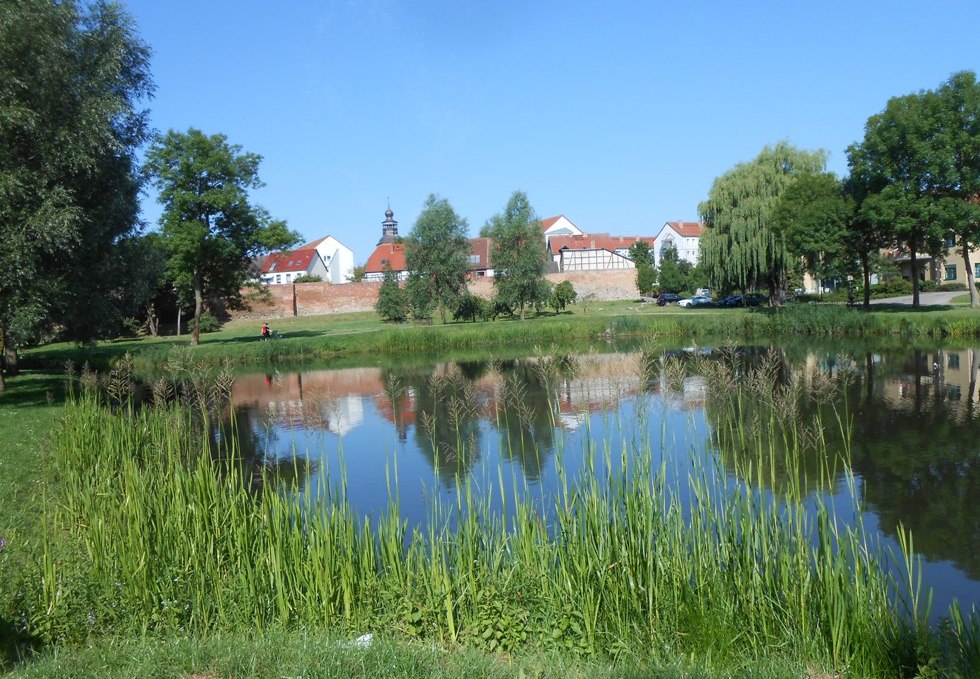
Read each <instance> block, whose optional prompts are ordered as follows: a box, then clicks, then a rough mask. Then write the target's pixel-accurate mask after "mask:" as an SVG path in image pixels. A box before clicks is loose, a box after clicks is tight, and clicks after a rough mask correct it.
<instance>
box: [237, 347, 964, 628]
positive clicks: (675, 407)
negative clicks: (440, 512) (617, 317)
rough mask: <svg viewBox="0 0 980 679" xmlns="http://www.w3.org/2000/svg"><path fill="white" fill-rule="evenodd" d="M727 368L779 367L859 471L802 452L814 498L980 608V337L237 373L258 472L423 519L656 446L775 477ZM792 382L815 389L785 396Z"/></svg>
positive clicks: (669, 464) (671, 462)
mask: <svg viewBox="0 0 980 679" xmlns="http://www.w3.org/2000/svg"><path fill="white" fill-rule="evenodd" d="M719 364H724V365H726V366H727V369H728V371H729V372H728V373H727V374H728V375H729V376H730V377H731V378H734V379H740V378H742V377H745V376H746V375H749V374H758V373H763V374H765V375H766V376H767V379H768V380H770V386H772V385H775V387H774V388H775V389H776V390H777V391H779V390H785V392H786V394H787V398H786V399H784V400H783V401H784V403H783V405H782V406H781V405H779V403H778V402H777V404H776V407H787V408H790V410H791V412H788V415H787V416H789V417H793V418H800V419H801V421H802V420H806V421H810V418H813V419H812V421H813V422H814V423H816V424H815V425H814V427H819V430H818V429H816V428H811V429H809V430H808V429H807V427H806V426H804V427H803V430H804V432H807V431H809V433H808V434H807V436H810V437H812V438H813V439H814V440H818V439H819V440H820V441H823V442H824V444H825V446H824V448H823V450H824V452H823V453H821V454H822V455H823V456H824V457H825V458H826V457H828V456H829V457H837V456H842V457H846V458H847V459H849V461H850V464H851V467H852V470H853V477H851V478H850V479H849V478H848V477H846V476H845V474H844V471H843V469H841V467H840V465H836V464H834V462H833V461H832V460H831V461H828V460H827V459H817V457H816V456H812V459H811V457H807V459H804V460H802V461H801V467H802V469H803V473H802V476H804V477H805V478H802V479H798V480H799V481H800V482H801V483H802V484H804V486H805V487H806V488H807V489H808V501H816V500H817V499H820V500H822V501H824V502H829V503H833V504H835V505H839V506H840V507H841V512H843V513H844V514H846V511H847V510H846V507H848V506H851V504H852V502H851V496H852V494H855V495H856V496H857V498H858V500H859V501H860V503H861V505H860V506H861V508H862V510H863V520H864V525H865V527H866V528H868V529H870V530H871V532H872V534H873V535H875V536H877V538H878V539H879V540H880V542H881V544H882V545H883V546H884V548H886V549H888V548H892V549H897V547H898V541H897V537H896V536H897V532H898V527H899V526H904V527H905V528H906V529H909V530H911V532H912V535H913V536H914V548H915V552H916V554H917V555H918V556H919V557H921V564H922V567H923V576H924V581H925V584H926V585H928V586H929V587H931V588H932V589H933V592H934V602H933V614H934V616H935V615H938V614H941V613H944V612H945V611H946V610H947V608H948V606H949V604H950V603H951V602H952V601H953V600H954V599H956V600H957V601H958V602H959V604H960V606H961V607H962V608H964V609H966V610H969V608H970V607H971V606H974V605H978V606H980V513H978V512H977V511H976V503H977V502H978V501H980V436H978V434H980V406H978V400H980V388H978V379H977V377H978V364H980V348H955V349H954V348H942V349H937V348H929V349H919V350H905V349H895V350H891V349H889V350H878V351H870V350H865V349H861V350H849V351H848V350H840V349H805V348H795V349H791V348H787V347H782V348H771V347H720V348H711V347H689V348H683V349H677V350H670V351H658V352H653V353H651V352H641V351H636V352H626V353H608V354H603V353H591V354H587V355H579V356H547V357H540V356H539V357H535V358H526V359H520V360H506V361H493V360H487V361H469V362H459V363H438V364H427V365H426V364H422V365H401V366H399V365H391V366H372V367H361V368H345V369H336V370H327V369H322V370H318V369H303V370H298V371H279V370H273V371H270V372H263V373H259V374H247V375H240V376H238V377H237V379H236V381H235V384H234V387H233V389H232V403H233V408H234V412H235V417H236V421H237V425H238V428H239V431H240V440H241V444H242V450H243V454H244V456H245V457H246V459H247V460H249V461H250V462H252V463H253V464H254V465H256V467H257V468H258V467H262V468H265V469H268V470H274V473H275V474H282V475H290V476H292V477H293V480H298V482H299V485H298V487H299V488H300V489H302V490H303V491H308V492H312V493H324V494H327V493H330V494H332V495H333V496H335V497H336V496H338V495H343V496H344V497H346V499H347V501H348V502H349V503H350V505H351V506H352V507H353V508H354V509H355V511H356V512H357V513H359V514H360V515H364V516H367V517H371V518H372V519H376V518H377V517H380V516H381V515H382V514H383V513H384V512H385V510H386V509H387V508H388V506H389V501H390V498H392V497H394V496H396V495H397V502H398V507H399V511H400V512H401V515H402V516H403V518H405V519H406V520H407V521H408V523H409V527H410V529H411V528H424V526H425V523H426V521H427V518H428V517H429V516H430V515H431V510H432V507H433V506H434V505H435V504H440V503H441V504H442V505H444V506H452V505H453V504H454V503H456V502H457V499H458V497H459V495H460V494H461V493H464V492H468V493H472V494H474V495H478V496H480V497H481V498H484V499H485V501H486V502H487V503H488V504H489V505H490V506H491V508H492V509H494V508H495V509H498V510H499V509H500V508H501V507H503V506H505V505H506V504H507V503H511V502H513V501H514V500H515V499H518V498H521V499H529V498H530V499H533V500H536V501H539V502H540V507H541V511H542V512H545V513H546V512H547V507H548V506H549V503H552V504H553V502H554V501H555V498H556V497H557V496H558V495H560V494H561V493H562V492H567V489H568V488H569V487H570V486H574V480H575V479H576V478H578V477H579V476H580V475H583V474H603V475H610V474H615V473H616V472H617V471H619V470H620V469H621V468H622V467H623V466H624V465H628V460H629V457H630V455H631V451H633V450H635V449H637V448H638V447H640V446H643V445H648V446H650V447H651V448H652V450H653V454H654V461H655V463H656V464H661V465H664V466H665V467H666V468H669V469H670V470H671V472H670V473H671V475H672V477H673V478H675V479H681V480H682V479H684V478H686V475H687V474H688V473H690V469H691V468H692V465H693V466H695V467H696V466H698V464H701V465H702V466H703V464H704V463H705V462H706V461H707V462H710V463H712V464H714V465H717V468H718V469H720V470H721V473H722V474H723V475H725V476H727V479H726V481H725V482H726V483H728V484H745V483H748V484H755V485H759V483H760V482H759V481H758V480H757V478H756V477H751V478H741V477H739V475H738V471H737V470H738V469H740V468H741V467H740V465H738V464H737V460H733V459H729V456H727V455H726V454H724V453H722V452H721V451H722V450H725V449H728V448H726V447H725V446H723V445H719V443H720V441H721V439H722V438H723V437H724V435H725V432H726V431H728V432H731V426H730V424H731V423H727V424H726V423H725V422H724V421H723V418H724V416H723V414H721V413H720V412H719V411H718V409H717V408H713V407H712V397H713V396H715V394H712V393H711V389H712V388H714V389H719V388H720V387H719V386H718V381H717V380H712V379H708V378H707V377H706V376H705V374H706V371H707V373H710V372H711V370H712V367H711V366H712V365H719ZM793 390H796V392H798V393H804V392H806V393H809V394H810V396H811V398H809V399H807V400H806V401H805V403H804V404H803V405H795V406H789V405H786V403H788V401H789V396H788V395H790V394H792V393H794V392H793ZM754 407H756V404H753V403H746V404H743V409H742V411H741V412H742V413H743V415H744V417H745V419H746V422H745V423H739V424H740V426H743V425H744V426H743V433H744V432H745V431H747V432H749V435H750V436H752V435H759V436H764V435H765V433H764V432H761V433H760V432H754V430H753V429H752V423H751V422H750V421H749V420H752V415H751V413H752V411H753V408H754ZM759 407H761V406H759ZM818 410H819V411H821V412H823V413H824V416H822V417H820V418H815V417H814V415H815V413H816V411H818ZM827 413H830V414H831V415H829V416H828V415H827ZM845 430H849V435H848V434H847V433H846V432H845ZM753 432H754V434H753ZM848 439H849V440H850V445H849V446H848V444H847V442H846V441H847V440H848ZM807 455H808V456H810V455H811V453H807ZM768 463H769V464H770V465H772V466H773V467H774V468H775V467H778V466H779V464H780V463H779V461H778V460H769V461H768ZM827 469H831V470H834V472H833V474H832V475H831V476H828V475H827V474H826V473H825V472H824V473H822V471H821V470H827ZM783 476H784V477H787V476H789V474H783ZM775 478H776V481H775V482H774V483H768V482H763V483H762V485H769V486H772V487H764V488H759V491H760V492H763V493H766V494H768V495H770V496H775V497H778V496H779V495H780V493H781V492H782V489H781V488H780V485H781V484H782V483H783V481H786V482H787V483H788V482H789V479H788V478H782V477H780V474H779V473H777V474H776V475H775ZM282 487H283V488H287V487H290V488H293V489H294V490H292V491H283V492H297V491H296V490H295V488H296V487H297V486H287V485H286V484H283V486H282Z"/></svg>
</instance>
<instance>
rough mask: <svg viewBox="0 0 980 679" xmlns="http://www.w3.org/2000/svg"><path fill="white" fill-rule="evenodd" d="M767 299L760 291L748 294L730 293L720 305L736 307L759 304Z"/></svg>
mask: <svg viewBox="0 0 980 679" xmlns="http://www.w3.org/2000/svg"><path fill="white" fill-rule="evenodd" d="M765 301H766V296H765V295H760V294H758V293H755V292H753V293H750V294H748V295H729V296H728V297H726V298H725V299H723V300H721V301H720V302H718V306H724V307H736V306H759V305H760V304H762V303H763V302H765Z"/></svg>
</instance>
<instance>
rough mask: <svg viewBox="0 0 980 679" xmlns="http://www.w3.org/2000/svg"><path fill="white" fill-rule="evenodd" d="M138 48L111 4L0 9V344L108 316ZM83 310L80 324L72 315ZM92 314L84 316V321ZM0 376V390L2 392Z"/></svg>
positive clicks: (124, 220)
mask: <svg viewBox="0 0 980 679" xmlns="http://www.w3.org/2000/svg"><path fill="white" fill-rule="evenodd" d="M148 57H149V50H148V49H147V47H146V46H145V45H144V44H143V43H142V42H141V41H140V40H139V38H138V37H137V36H136V32H135V30H134V28H133V25H132V21H131V20H130V18H129V17H128V16H127V15H126V14H125V12H123V10H122V9H121V8H120V6H119V5H118V4H115V3H103V2H99V3H94V4H86V3H82V2H77V1H74V0H64V1H63V2H56V3H53V2H50V1H45V0H17V1H14V2H6V3H5V4H4V5H3V9H2V10H0V187H2V189H0V351H3V352H5V353H6V354H7V359H8V366H7V367H8V370H10V369H11V368H15V366H16V349H17V347H19V346H23V345H24V344H27V343H29V342H33V341H38V340H39V339H41V338H42V337H43V336H44V335H45V333H47V332H50V330H51V329H52V328H53V327H54V325H55V324H57V325H58V326H60V328H61V329H62V330H63V331H64V332H65V334H67V336H69V337H71V338H74V339H88V338H89V337H92V336H96V334H97V333H98V328H99V322H100V321H103V320H107V317H108V316H110V315H111V316H112V317H113V319H116V318H118V316H119V314H118V313H117V312H116V309H115V307H114V305H113V302H112V300H113V288H115V289H118V288H119V287H120V286H119V285H115V284H116V281H117V280H118V279H116V278H115V277H114V276H115V275H117V274H120V273H121V272H125V269H126V267H123V266H121V265H120V263H119V262H120V256H119V252H118V250H117V248H116V244H117V242H118V241H119V240H120V239H124V238H126V237H127V236H129V235H131V234H133V233H135V232H136V230H137V227H138V221H137V218H136V215H137V211H138V208H137V205H138V203H137V193H138V190H139V180H138V178H137V176H136V173H135V171H134V167H135V162H134V156H135V152H136V148H137V147H138V146H139V145H140V144H142V143H143V142H144V140H145V139H146V135H147V127H146V119H145V115H146V114H145V112H144V111H142V110H140V109H139V105H140V102H141V101H142V100H143V99H145V98H146V97H148V96H149V95H150V93H151V91H152V82H151V80H150V76H149V71H148ZM83 318H84V321H85V322H81V321H82V319H83ZM93 318H94V319H95V323H93V322H92V321H93ZM3 387H4V383H3V376H2V374H0V391H2V390H3Z"/></svg>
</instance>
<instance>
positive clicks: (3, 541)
mask: <svg viewBox="0 0 980 679" xmlns="http://www.w3.org/2000/svg"><path fill="white" fill-rule="evenodd" d="M6 546H7V538H0V549H3V548H4V547H6Z"/></svg>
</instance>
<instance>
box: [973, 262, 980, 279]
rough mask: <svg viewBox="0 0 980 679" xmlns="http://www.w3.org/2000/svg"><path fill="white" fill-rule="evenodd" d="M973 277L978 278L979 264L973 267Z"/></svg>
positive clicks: (979, 273) (979, 275) (979, 272)
mask: <svg viewBox="0 0 980 679" xmlns="http://www.w3.org/2000/svg"><path fill="white" fill-rule="evenodd" d="M973 277H974V278H980V264H974V265H973Z"/></svg>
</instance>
